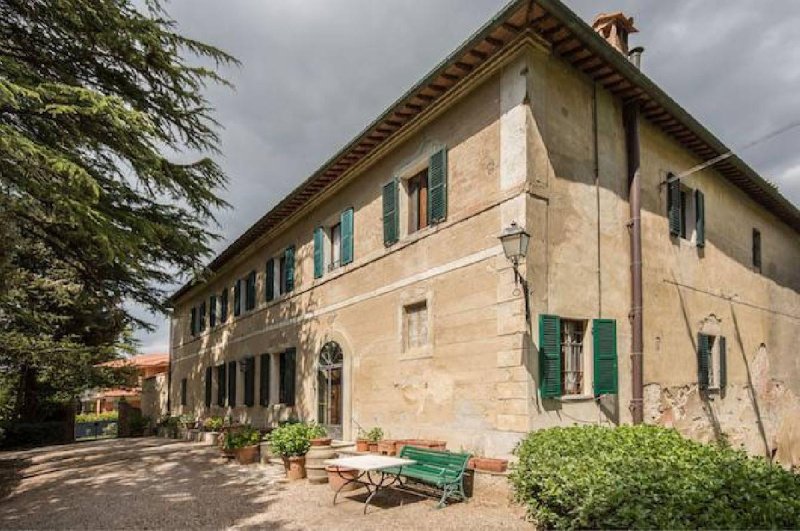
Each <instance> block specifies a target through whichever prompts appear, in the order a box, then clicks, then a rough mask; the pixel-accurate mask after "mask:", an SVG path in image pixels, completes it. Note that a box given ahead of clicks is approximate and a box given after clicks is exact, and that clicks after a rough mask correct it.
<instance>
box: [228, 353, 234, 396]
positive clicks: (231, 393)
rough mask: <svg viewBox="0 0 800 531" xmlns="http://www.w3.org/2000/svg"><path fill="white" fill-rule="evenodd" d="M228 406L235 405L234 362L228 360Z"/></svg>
mask: <svg viewBox="0 0 800 531" xmlns="http://www.w3.org/2000/svg"><path fill="white" fill-rule="evenodd" d="M228 406H229V407H236V362H235V361H230V362H228Z"/></svg>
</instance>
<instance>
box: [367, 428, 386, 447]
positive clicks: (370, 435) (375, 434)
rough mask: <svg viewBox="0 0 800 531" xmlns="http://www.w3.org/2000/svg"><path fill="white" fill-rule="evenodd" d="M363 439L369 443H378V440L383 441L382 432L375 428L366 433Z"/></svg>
mask: <svg viewBox="0 0 800 531" xmlns="http://www.w3.org/2000/svg"><path fill="white" fill-rule="evenodd" d="M365 437H366V438H367V440H368V441H369V442H371V443H376V442H379V441H380V440H382V439H383V430H382V429H381V428H379V427H377V426H375V427H374V428H372V429H371V430H369V431H368V432H367V433H366V435H365Z"/></svg>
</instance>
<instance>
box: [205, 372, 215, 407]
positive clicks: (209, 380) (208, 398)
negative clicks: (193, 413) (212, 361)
mask: <svg viewBox="0 0 800 531" xmlns="http://www.w3.org/2000/svg"><path fill="white" fill-rule="evenodd" d="M213 374H214V370H213V369H212V368H211V367H206V382H205V383H206V397H205V398H206V407H211V386H212V384H213V381H212V378H213Z"/></svg>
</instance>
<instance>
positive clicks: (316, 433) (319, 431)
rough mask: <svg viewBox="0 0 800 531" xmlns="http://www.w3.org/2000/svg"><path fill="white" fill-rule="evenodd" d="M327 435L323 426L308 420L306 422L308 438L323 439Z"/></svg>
mask: <svg viewBox="0 0 800 531" xmlns="http://www.w3.org/2000/svg"><path fill="white" fill-rule="evenodd" d="M327 436H328V430H326V429H325V426H322V425H321V424H317V423H316V422H310V423H309V424H308V438H309V439H324V438H325V437H327Z"/></svg>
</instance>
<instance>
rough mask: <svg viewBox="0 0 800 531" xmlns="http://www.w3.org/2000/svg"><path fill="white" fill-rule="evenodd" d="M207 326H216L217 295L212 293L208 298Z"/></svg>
mask: <svg viewBox="0 0 800 531" xmlns="http://www.w3.org/2000/svg"><path fill="white" fill-rule="evenodd" d="M208 326H209V327H211V328H214V327H215V326H217V296H216V295H212V296H211V297H209V299H208Z"/></svg>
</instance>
